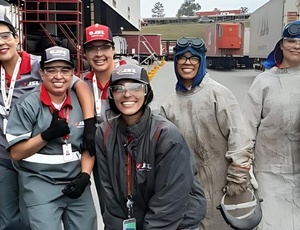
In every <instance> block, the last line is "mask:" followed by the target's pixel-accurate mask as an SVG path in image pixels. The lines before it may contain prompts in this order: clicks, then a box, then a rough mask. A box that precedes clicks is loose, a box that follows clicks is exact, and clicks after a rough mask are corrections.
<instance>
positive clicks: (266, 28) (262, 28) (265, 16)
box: [249, 0, 300, 70]
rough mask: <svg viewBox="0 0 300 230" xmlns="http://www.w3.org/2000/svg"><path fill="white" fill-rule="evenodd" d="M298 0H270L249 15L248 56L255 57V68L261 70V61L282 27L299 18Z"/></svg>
mask: <svg viewBox="0 0 300 230" xmlns="http://www.w3.org/2000/svg"><path fill="white" fill-rule="evenodd" d="M299 10H300V0H270V1H268V2H267V3H265V4H264V5H263V6H261V7H260V8H258V9H257V10H256V11H254V12H253V13H251V16H250V31H251V33H250V49H249V57H250V58H255V62H256V64H255V65H254V67H255V69H260V70H263V68H262V62H263V61H264V60H265V59H266V57H267V56H268V54H269V53H270V52H271V51H272V50H273V49H274V47H275V45H276V43H277V41H278V40H279V39H280V38H281V33H282V29H283V27H284V26H285V25H286V24H287V23H288V22H291V21H295V20H299Z"/></svg>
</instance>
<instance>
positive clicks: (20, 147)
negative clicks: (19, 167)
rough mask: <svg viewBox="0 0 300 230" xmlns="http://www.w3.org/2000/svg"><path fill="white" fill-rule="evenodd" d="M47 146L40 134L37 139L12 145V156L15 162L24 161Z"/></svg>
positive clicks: (33, 138)
mask: <svg viewBox="0 0 300 230" xmlns="http://www.w3.org/2000/svg"><path fill="white" fill-rule="evenodd" d="M45 145H46V142H45V141H44V140H43V138H42V137H41V134H39V135H37V136H35V137H32V138H29V139H28V140H23V141H20V142H17V143H16V144H14V145H12V146H11V147H10V155H11V158H12V159H13V160H16V161H18V160H22V159H24V158H27V157H30V156H32V155H33V154H35V153H36V152H38V151H39V150H40V149H41V148H43V147H44V146H45Z"/></svg>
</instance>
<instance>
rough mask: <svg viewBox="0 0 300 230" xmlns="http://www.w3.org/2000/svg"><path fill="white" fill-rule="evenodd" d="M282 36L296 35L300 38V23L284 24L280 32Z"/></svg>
mask: <svg viewBox="0 0 300 230" xmlns="http://www.w3.org/2000/svg"><path fill="white" fill-rule="evenodd" d="M282 37H286V38H291V37H298V38H300V24H296V23H290V24H287V25H286V26H285V28H284V29H283V32H282Z"/></svg>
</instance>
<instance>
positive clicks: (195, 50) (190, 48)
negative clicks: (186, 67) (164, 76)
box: [174, 37, 206, 91]
mask: <svg viewBox="0 0 300 230" xmlns="http://www.w3.org/2000/svg"><path fill="white" fill-rule="evenodd" d="M182 40H183V41H186V42H185V44H182V43H181V41H182ZM194 44H196V45H194ZM174 52H175V55H174V67H175V74H176V77H177V80H178V81H177V83H176V90H180V91H186V90H187V88H186V87H185V86H184V85H183V83H182V77H181V76H180V75H179V73H178V71H177V65H178V63H177V62H176V58H177V57H179V56H182V55H183V54H184V53H186V52H190V53H191V54H192V55H193V56H195V57H198V58H199V59H200V63H199V64H200V65H199V69H198V71H197V74H196V76H195V77H194V79H193V82H192V88H194V87H195V86H197V85H199V84H200V83H201V81H202V79H203V78H204V75H205V74H206V58H205V53H206V47H205V43H204V41H203V40H202V39H199V38H191V37H190V38H185V37H181V38H179V39H178V40H177V42H176V46H175V48H174Z"/></svg>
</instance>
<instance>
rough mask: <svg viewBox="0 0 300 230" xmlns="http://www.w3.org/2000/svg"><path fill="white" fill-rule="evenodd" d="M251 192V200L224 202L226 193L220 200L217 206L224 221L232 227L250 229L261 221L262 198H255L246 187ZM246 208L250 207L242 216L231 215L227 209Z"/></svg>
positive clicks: (237, 229) (243, 229)
mask: <svg viewBox="0 0 300 230" xmlns="http://www.w3.org/2000/svg"><path fill="white" fill-rule="evenodd" d="M248 191H249V192H250V193H251V197H252V200H251V201H249V202H245V203H240V204H225V202H224V201H225V197H226V196H227V193H225V194H224V196H223V197H222V200H221V204H220V205H219V206H218V207H217V209H219V210H220V212H221V214H222V216H223V218H224V220H225V221H226V223H227V224H228V225H229V226H230V227H231V228H233V229H236V230H252V229H254V228H255V227H256V226H257V225H258V224H259V223H260V221H261V218H262V211H261V206H260V202H262V201H263V200H262V199H261V198H256V196H255V194H254V192H253V191H252V190H251V189H248ZM246 208H248V209H249V208H252V209H251V210H250V211H249V212H248V213H246V214H244V215H242V216H233V215H232V214H231V213H230V212H229V211H233V210H241V209H246Z"/></svg>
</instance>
